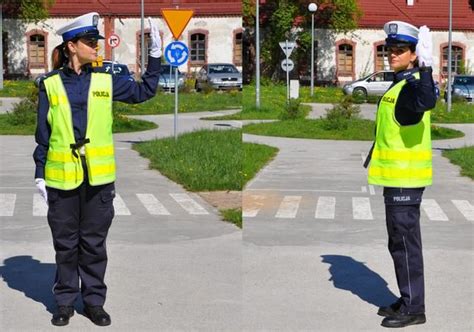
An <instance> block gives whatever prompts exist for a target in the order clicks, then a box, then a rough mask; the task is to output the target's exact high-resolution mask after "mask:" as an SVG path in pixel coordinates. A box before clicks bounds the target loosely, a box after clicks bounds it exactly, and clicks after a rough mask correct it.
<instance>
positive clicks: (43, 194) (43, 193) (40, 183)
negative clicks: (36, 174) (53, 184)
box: [35, 178, 48, 204]
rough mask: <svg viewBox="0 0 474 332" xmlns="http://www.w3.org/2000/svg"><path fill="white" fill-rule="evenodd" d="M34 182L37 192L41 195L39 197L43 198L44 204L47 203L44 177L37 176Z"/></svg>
mask: <svg viewBox="0 0 474 332" xmlns="http://www.w3.org/2000/svg"><path fill="white" fill-rule="evenodd" d="M35 183H36V188H37V189H38V192H39V194H40V195H41V197H43V198H44V200H45V201H46V204H48V192H47V191H46V182H45V181H44V179H41V178H37V179H35Z"/></svg>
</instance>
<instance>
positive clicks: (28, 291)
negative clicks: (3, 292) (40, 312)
mask: <svg viewBox="0 0 474 332" xmlns="http://www.w3.org/2000/svg"><path fill="white" fill-rule="evenodd" d="M55 274H56V264H51V263H41V262H40V261H38V260H36V259H33V257H31V256H15V257H10V258H7V259H5V260H4V261H3V266H0V276H1V277H2V278H3V281H4V282H6V283H7V285H8V287H10V288H12V289H16V290H17V291H20V292H22V293H24V294H25V296H26V297H28V298H30V299H32V300H34V301H36V302H40V303H42V304H43V305H44V306H45V307H46V310H47V311H49V312H50V313H53V310H54V309H55V306H56V305H55V300H54V296H53V293H52V291H51V288H52V287H53V283H54V277H55Z"/></svg>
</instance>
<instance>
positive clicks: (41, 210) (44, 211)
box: [33, 194, 48, 217]
mask: <svg viewBox="0 0 474 332" xmlns="http://www.w3.org/2000/svg"><path fill="white" fill-rule="evenodd" d="M47 215H48V204H46V202H45V200H44V198H43V197H42V196H41V195H40V194H34V195H33V216H35V217H44V216H47Z"/></svg>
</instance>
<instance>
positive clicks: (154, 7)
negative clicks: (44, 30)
mask: <svg viewBox="0 0 474 332" xmlns="http://www.w3.org/2000/svg"><path fill="white" fill-rule="evenodd" d="M144 3H145V16H161V11H160V10H161V9H163V8H176V6H179V8H180V9H193V10H194V16H242V2H241V1H236V0H145V1H144ZM140 4H141V1H140V0H56V2H55V4H54V5H53V7H52V8H51V9H50V11H49V13H50V15H51V16H52V17H58V16H78V15H82V14H85V13H88V12H92V11H96V12H98V13H99V14H100V15H101V16H104V15H113V16H140Z"/></svg>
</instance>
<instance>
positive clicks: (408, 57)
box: [387, 46, 416, 72]
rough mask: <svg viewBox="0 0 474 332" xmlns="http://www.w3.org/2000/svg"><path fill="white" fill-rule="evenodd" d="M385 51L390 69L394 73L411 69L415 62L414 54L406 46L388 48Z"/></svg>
mask: <svg viewBox="0 0 474 332" xmlns="http://www.w3.org/2000/svg"><path fill="white" fill-rule="evenodd" d="M387 51H388V61H389V62H390V67H391V68H392V69H393V70H394V71H395V72H399V71H402V70H406V69H411V68H413V62H414V61H415V60H416V53H415V52H412V51H411V50H410V48H409V47H408V46H404V47H397V46H389V47H388V48H387Z"/></svg>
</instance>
